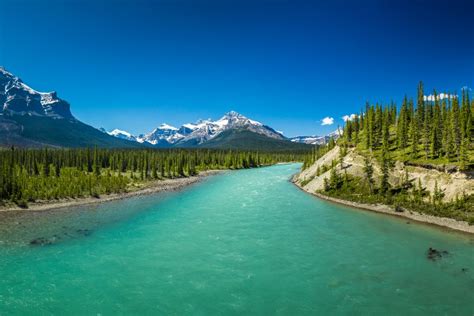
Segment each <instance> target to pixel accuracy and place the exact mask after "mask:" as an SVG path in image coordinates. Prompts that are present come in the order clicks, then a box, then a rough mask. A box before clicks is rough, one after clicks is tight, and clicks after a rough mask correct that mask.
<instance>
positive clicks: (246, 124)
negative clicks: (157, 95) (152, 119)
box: [108, 111, 286, 146]
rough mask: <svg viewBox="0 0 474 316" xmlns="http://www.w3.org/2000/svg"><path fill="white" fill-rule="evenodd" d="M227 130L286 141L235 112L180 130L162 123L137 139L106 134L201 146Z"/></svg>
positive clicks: (200, 121)
mask: <svg viewBox="0 0 474 316" xmlns="http://www.w3.org/2000/svg"><path fill="white" fill-rule="evenodd" d="M229 129H245V130H249V131H252V132H254V133H258V134H261V135H265V136H267V137H271V138H275V139H282V140H283V139H286V138H285V137H284V136H283V135H282V134H281V133H279V132H277V131H275V130H274V129H273V128H271V127H269V126H266V125H264V124H262V123H260V122H257V121H254V120H251V119H249V118H247V117H245V116H243V115H242V114H239V113H237V112H235V111H231V112H229V113H227V114H225V115H224V116H223V117H221V118H220V119H218V120H216V121H213V120H211V119H207V120H199V121H197V122H196V123H187V124H183V125H182V126H181V127H180V128H177V127H174V126H171V125H168V124H166V123H164V124H161V125H160V126H158V127H157V128H155V129H154V130H153V131H151V132H150V133H148V134H144V135H139V136H138V137H134V136H133V135H131V134H130V133H127V132H123V131H121V130H114V131H116V132H115V133H114V131H111V132H108V134H109V135H113V136H116V137H121V138H123V137H127V138H125V139H128V140H131V139H132V138H135V140H136V141H137V142H140V143H144V142H147V143H150V144H152V145H161V146H165V145H168V146H171V145H183V146H185V145H200V144H203V143H205V142H207V141H209V140H211V139H213V138H214V137H216V136H217V135H219V134H220V133H222V132H223V131H226V130H229Z"/></svg>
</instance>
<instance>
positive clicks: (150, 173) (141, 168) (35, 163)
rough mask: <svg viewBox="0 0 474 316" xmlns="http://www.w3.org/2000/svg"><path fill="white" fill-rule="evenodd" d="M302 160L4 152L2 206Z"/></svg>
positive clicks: (179, 153) (180, 153) (0, 156)
mask: <svg viewBox="0 0 474 316" xmlns="http://www.w3.org/2000/svg"><path fill="white" fill-rule="evenodd" d="M301 160H302V155H301V154H293V153H284V152H280V153H268V152H264V153H262V152H246V151H231V150H211V149H193V150H191V149H190V150H186V149H163V150H156V149H140V150H138V149H133V150H132V149H97V148H96V149H54V150H52V149H15V148H11V149H10V150H0V203H4V202H6V201H11V202H14V203H17V204H18V205H19V206H26V205H27V203H28V202H32V201H36V200H52V199H61V198H77V197H84V196H94V197H99V196H100V195H102V194H110V193H119V192H124V191H127V190H128V189H130V188H131V187H132V186H134V185H143V184H146V182H147V181H152V180H159V179H163V178H176V177H187V176H192V175H196V174H197V173H199V171H203V170H210V169H240V168H253V167H259V166H264V165H270V164H274V163H277V162H288V161H301Z"/></svg>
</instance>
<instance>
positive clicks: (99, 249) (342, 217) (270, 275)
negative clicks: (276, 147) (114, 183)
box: [0, 164, 474, 315]
mask: <svg viewBox="0 0 474 316" xmlns="http://www.w3.org/2000/svg"><path fill="white" fill-rule="evenodd" d="M298 168H299V165H297V164H291V165H278V166H274V167H269V168H261V169H253V170H242V171H235V172H227V173H225V174H222V175H218V176H214V177H210V178H208V179H206V180H205V181H204V182H202V183H200V184H197V185H193V186H191V187H189V188H187V189H185V190H184V191H181V192H173V193H165V194H158V195H154V196H146V197H135V198H131V199H127V200H122V201H114V202H111V203H107V204H102V205H96V206H87V207H79V208H74V209H70V210H64V211H54V212H41V213H33V214H31V213H28V214H25V215H20V216H5V215H3V216H1V217H0V273H1V275H0V314H2V315H3V314H5V315H10V314H11V315H15V314H21V315H24V314H35V315H38V314H73V315H84V314H87V315H98V314H101V315H116V314H135V315H142V314H143V315H151V314H176V315H183V314H193V315H213V314H221V315H232V314H251V315H269V314H279V315H298V314H318V315H327V314H333V315H368V314H369V315H380V314H384V315H400V314H405V315H426V314H431V315H473V314H474V238H473V237H470V236H466V235H461V234H457V233H452V232H447V231H442V230H440V229H437V228H433V227H430V226H425V225H417V224H415V223H410V224H408V223H407V221H406V220H401V219H398V218H392V217H389V216H384V215H381V214H375V213H371V212H365V211H359V210H354V209H351V208H347V207H343V206H339V205H335V204H331V203H328V202H325V201H322V200H319V199H317V198H315V197H313V196H310V195H308V194H306V193H304V192H302V191H300V190H299V189H298V188H296V187H294V186H293V185H292V184H291V183H290V182H289V181H288V180H289V178H290V176H291V175H292V174H294V173H296V172H297V170H298ZM37 238H43V239H44V240H47V241H48V242H51V243H52V244H51V245H46V246H35V245H30V242H31V241H32V240H34V239H37ZM429 247H434V248H436V249H440V250H447V251H449V255H445V256H443V257H442V258H441V259H439V260H436V261H432V260H428V259H427V257H426V252H427V249H428V248H429Z"/></svg>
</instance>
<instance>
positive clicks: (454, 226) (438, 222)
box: [291, 175, 474, 234]
mask: <svg viewBox="0 0 474 316" xmlns="http://www.w3.org/2000/svg"><path fill="white" fill-rule="evenodd" d="M296 177H297V175H295V176H294V177H292V179H291V182H292V183H293V184H294V185H296V186H297V187H298V188H300V189H301V190H303V191H305V192H307V193H309V194H312V195H314V196H316V197H318V198H320V199H323V200H326V201H329V202H333V203H337V204H341V205H346V206H350V207H353V208H356V209H360V210H366V211H372V212H377V213H382V214H386V215H390V216H397V217H402V218H406V219H410V220H412V221H415V222H418V223H423V224H428V225H435V226H438V227H442V228H447V229H451V230H455V231H459V232H463V233H468V234H474V225H469V223H468V222H465V221H458V220H455V219H452V218H447V217H437V216H433V215H428V214H422V213H418V212H416V211H411V210H404V211H403V212H397V211H395V208H393V207H391V206H389V205H385V204H364V203H358V202H353V201H348V200H343V199H338V198H334V197H330V196H327V195H324V194H321V193H318V192H311V191H308V190H306V189H305V188H304V187H303V186H301V184H300V183H299V182H298V181H296Z"/></svg>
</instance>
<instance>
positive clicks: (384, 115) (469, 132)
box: [339, 82, 474, 171]
mask: <svg viewBox="0 0 474 316" xmlns="http://www.w3.org/2000/svg"><path fill="white" fill-rule="evenodd" d="M440 95H442V96H443V98H441V97H440ZM440 95H438V93H437V92H436V91H433V95H432V98H431V100H432V101H425V100H424V91H423V83H421V82H420V84H419V86H418V96H417V99H416V107H415V105H414V101H413V99H408V98H407V97H406V96H405V98H404V99H403V102H402V105H401V107H400V111H397V106H396V105H395V104H394V103H392V104H390V105H387V106H382V105H379V104H375V105H373V104H372V105H370V104H367V105H366V108H365V112H363V113H361V114H360V115H358V116H357V117H355V118H354V120H352V121H347V123H346V125H345V127H344V134H343V135H344V136H343V138H342V139H341V140H340V141H339V143H340V144H341V145H342V146H355V147H357V149H358V150H359V151H360V152H362V153H367V154H370V155H373V156H375V157H377V158H379V159H380V160H383V159H388V160H394V161H402V162H406V163H409V164H411V165H421V166H431V167H437V168H439V169H443V166H445V167H454V168H457V169H459V170H461V171H466V170H472V169H474V145H473V140H474V123H473V121H474V101H470V98H469V94H468V92H467V90H463V91H462V95H461V98H459V97H457V96H454V95H451V94H447V93H443V94H440ZM447 95H449V97H447ZM384 157H385V158H384Z"/></svg>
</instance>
